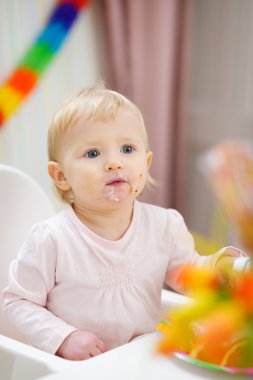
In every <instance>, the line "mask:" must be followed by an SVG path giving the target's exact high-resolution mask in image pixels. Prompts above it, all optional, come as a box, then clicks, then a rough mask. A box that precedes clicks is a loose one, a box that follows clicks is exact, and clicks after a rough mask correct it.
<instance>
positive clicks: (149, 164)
mask: <svg viewBox="0 0 253 380" xmlns="http://www.w3.org/2000/svg"><path fill="white" fill-rule="evenodd" d="M152 159H153V152H151V150H149V151H148V153H147V167H148V169H149V168H150V166H151V163H152Z"/></svg>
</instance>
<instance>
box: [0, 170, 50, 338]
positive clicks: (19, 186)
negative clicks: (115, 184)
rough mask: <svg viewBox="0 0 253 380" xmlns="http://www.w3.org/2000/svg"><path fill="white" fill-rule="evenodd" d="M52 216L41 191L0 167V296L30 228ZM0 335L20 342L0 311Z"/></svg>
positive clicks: (22, 176)
mask: <svg viewBox="0 0 253 380" xmlns="http://www.w3.org/2000/svg"><path fill="white" fill-rule="evenodd" d="M53 213H54V207H53V205H52V203H51V201H50V200H49V198H48V197H47V195H46V193H45V192H44V191H43V190H42V188H41V187H40V186H39V185H38V184H37V183H36V182H35V181H34V180H33V179H32V178H31V177H29V176H28V175H27V174H25V173H23V172H22V171H20V170H18V169H16V168H14V167H11V166H7V165H0V293H1V291H2V289H3V288H4V287H5V286H6V285H7V282H8V268H9V265H10V262H11V260H12V259H14V258H15V257H16V255H17V252H18V249H19V247H20V246H21V244H22V242H23V241H24V239H25V237H26V235H27V234H28V232H29V230H30V228H31V227H32V225H33V224H34V223H36V222H39V221H41V220H43V219H45V218H47V217H48V216H50V215H52V214H53ZM0 334H2V335H6V336H8V337H10V338H14V339H17V340H21V341H24V339H23V337H22V336H21V335H19V334H18V333H17V332H16V331H15V330H14V328H12V327H11V326H10V324H9V323H8V321H7V320H6V318H5V316H4V315H3V313H2V311H1V308H0Z"/></svg>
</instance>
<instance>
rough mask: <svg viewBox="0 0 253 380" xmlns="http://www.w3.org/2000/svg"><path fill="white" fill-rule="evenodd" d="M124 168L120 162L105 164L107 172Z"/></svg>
mask: <svg viewBox="0 0 253 380" xmlns="http://www.w3.org/2000/svg"><path fill="white" fill-rule="evenodd" d="M122 168H123V165H122V163H121V162H120V161H114V162H108V163H106V164H105V170H106V171H111V170H119V169H122Z"/></svg>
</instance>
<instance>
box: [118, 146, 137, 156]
mask: <svg viewBox="0 0 253 380" xmlns="http://www.w3.org/2000/svg"><path fill="white" fill-rule="evenodd" d="M133 150H134V148H133V147H132V146H131V145H124V146H122V148H121V149H120V151H121V152H122V153H126V154H130V153H132V152H133Z"/></svg>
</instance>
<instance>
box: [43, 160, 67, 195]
mask: <svg viewBox="0 0 253 380" xmlns="http://www.w3.org/2000/svg"><path fill="white" fill-rule="evenodd" d="M48 174H49V175H50V177H51V178H52V180H53V181H54V183H55V185H56V186H57V187H58V188H59V189H61V190H65V191H66V190H69V189H70V185H69V183H68V180H67V179H66V177H65V175H64V173H63V170H62V168H61V165H60V164H59V163H58V162H55V161H49V163H48Z"/></svg>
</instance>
